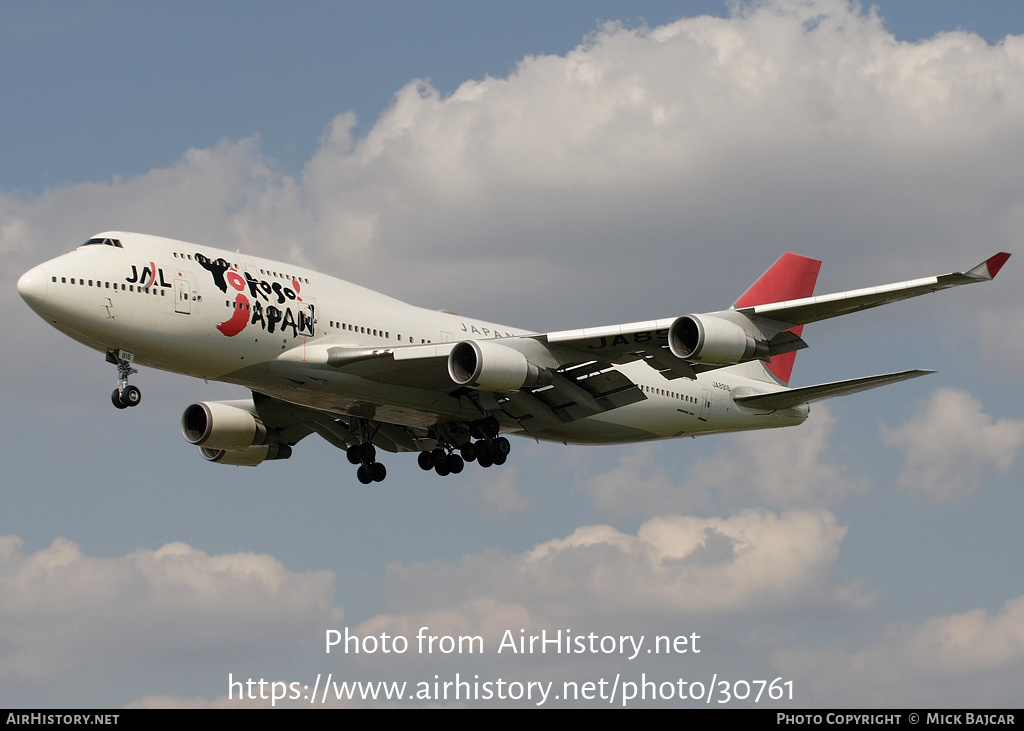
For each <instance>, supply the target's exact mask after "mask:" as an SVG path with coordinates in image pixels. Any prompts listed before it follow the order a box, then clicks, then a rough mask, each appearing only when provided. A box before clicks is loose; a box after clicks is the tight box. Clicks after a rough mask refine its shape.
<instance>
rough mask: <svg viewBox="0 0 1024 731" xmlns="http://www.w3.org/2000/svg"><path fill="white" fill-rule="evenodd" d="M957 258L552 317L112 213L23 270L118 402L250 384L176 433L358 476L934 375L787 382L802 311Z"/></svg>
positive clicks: (983, 273) (33, 293)
mask: <svg viewBox="0 0 1024 731" xmlns="http://www.w3.org/2000/svg"><path fill="white" fill-rule="evenodd" d="M1009 256H1010V255H1009V254H1005V253H1002V254H996V255H995V256H993V257H991V258H989V259H988V260H986V261H984V262H982V263H981V264H979V265H978V266H976V267H974V268H973V269H970V270H968V271H966V272H964V273H953V274H943V275H941V276H937V277H927V278H924V279H916V280H913V281H909V282H899V283H896V284H888V285H884V286H880V287H870V288H868V289H859V290H854V291H850V292H840V293H836V294H829V295H823V296H818V297H814V296H812V294H813V290H814V283H815V280H816V279H817V275H818V269H819V267H820V265H821V262H819V261H817V260H816V259H809V258H807V257H803V256H798V255H796V254H784V255H783V256H782V257H781V258H780V259H779V260H778V261H776V262H775V264H774V265H773V266H772V267H771V268H770V269H769V270H768V271H767V272H765V273H764V275H763V276H762V277H761V278H760V279H758V280H757V281H756V282H755V283H754V284H753V285H752V286H751V287H750V289H748V290H747V291H746V292H745V293H744V294H743V295H742V296H741V297H740V298H739V299H738V300H737V301H736V302H735V304H733V306H732V307H731V308H729V309H727V310H722V311H718V312H710V313H706V314H697V315H683V316H681V317H675V318H671V319H664V320H650V321H647V322H633V323H628V324H624V325H613V326H609V327H596V328H587V329H583V330H567V331H563V332H552V333H546V334H540V333H534V332H529V331H527V330H521V329H519V328H513V327H506V326H504V325H497V324H494V323H490V322H483V321H481V320H474V319H470V318H468V317H461V316H459V315H456V314H453V313H450V312H439V311H433V310H426V309H423V308H419V307H414V306H412V305H407V304H405V303H403V302H399V301H398V300H395V299H392V298H391V297H387V296H385V295H383V294H379V293H377V292H373V291H370V290H368V289H364V288H362V287H358V286H356V285H354V284H349V283H348V282H343V281H341V280H339V279H335V278H334V277H330V276H327V275H324V274H319V273H317V272H313V271H309V270H307V269H303V268H301V267H296V266H291V265H290V264H283V263H280V262H274V261H268V260H265V259H258V258H255V257H249V256H245V255H243V254H238V253H234V254H233V253H230V252H227V251H221V250H218V249H212V248H209V247H206V246H198V245H196V244H188V243H185V242H182V241H174V240H171V239H165V238H159V237H156V236H147V235H142V234H134V233H126V232H120V231H108V232H106V233H101V234H97V235H96V236H94V237H93V238H90V239H89V240H88V241H86V242H85V243H84V244H82V245H81V246H80V247H78V248H77V249H75V250H74V251H72V252H71V253H69V254H65V255H64V256H61V257H58V258H56V259H53V260H51V261H48V262H46V263H45V264H41V265H40V266H37V267H35V268H34V269H32V270H30V271H28V272H26V273H25V274H24V275H23V276H22V277H21V279H19V280H18V292H19V293H20V294H21V296H22V297H23V298H24V300H25V301H26V302H27V303H28V305H29V306H30V307H31V308H32V309H33V310H35V312H36V313H38V314H39V316H40V317H42V318H43V319H45V320H46V321H47V322H49V323H50V324H51V325H53V326H54V327H55V328H57V329H58V330H60V331H61V332H63V333H65V334H67V335H69V336H70V337H72V338H74V339H75V340H78V341H79V342H81V343H84V344H85V345H88V346H89V347H91V348H95V349H96V350H98V351H100V352H102V353H105V354H106V357H107V360H108V361H109V362H111V363H113V364H115V365H116V366H117V370H118V382H117V388H116V389H115V390H114V392H113V394H112V400H113V402H114V406H116V407H118V408H121V409H123V408H125V407H128V406H136V405H138V403H139V401H140V399H141V392H140V391H139V389H138V388H137V387H136V386H134V385H130V384H129V383H128V378H129V376H130V375H131V374H134V373H137V371H136V369H135V368H134V367H133V366H134V365H135V364H141V365H144V366H151V367H154V368H161V369H164V370H168V371H174V372H176V373H185V374H188V375H191V376H197V377H199V378H205V379H212V380H216V381H225V382H228V383H236V384H238V385H240V386H245V387H246V388H248V389H250V390H251V391H252V398H251V399H244V400H238V401H215V402H203V403H197V404H193V405H191V406H189V407H188V408H187V409H186V410H185V413H184V415H183V416H182V419H181V431H182V434H183V435H184V437H185V439H186V440H188V441H189V442H190V443H192V444H195V445H197V446H198V447H199V451H200V453H201V454H202V456H203V457H204V458H205V459H207V460H210V461H212V462H219V463H221V464H232V465H257V464H259V463H260V462H263V461H264V460H268V459H286V458H288V457H289V456H291V452H292V447H293V446H294V445H295V444H296V443H297V442H298V441H299V440H300V439H302V438H303V437H305V436H307V435H309V434H311V433H314V432H315V433H317V434H319V435H320V436H322V437H323V438H324V439H326V440H327V441H328V442H330V443H331V444H334V445H335V446H337V447H339V448H342V449H345V450H346V453H347V456H348V459H349V461H351V462H352V464H354V465H359V467H358V470H357V476H358V478H359V481H360V482H362V483H364V484H369V483H370V482H374V481H378V482H379V481H380V480H383V479H384V477H385V475H386V470H385V468H384V465H383V464H381V463H380V462H378V461H377V448H380V449H383V450H386V451H388V452H418V453H419V464H420V466H421V467H422V468H423V469H424V470H431V469H433V470H434V471H436V472H437V473H438V474H439V475H447V474H451V473H458V472H461V471H462V470H463V468H464V466H465V462H466V461H474V460H475V461H476V462H477V463H478V464H479V465H480V466H482V467H490V466H491V465H493V464H502V463H504V462H505V459H506V456H507V455H508V453H509V449H510V445H509V441H508V439H506V438H505V437H503V436H501V433H502V432H506V433H510V434H519V435H523V436H528V437H535V438H537V439H544V440H550V441H556V442H565V443H574V444H611V443H621V442H634V441H641V440H647V439H664V438H671V437H681V436H696V435H700V434H713V433H718V432H730V431H743V430H746V429H765V428H770V427H779V426H793V425H796V424H800V423H802V422H803V421H804V419H806V418H807V414H808V403H809V402H811V401H815V400H818V399H823V398H828V397H830V396H841V395H844V394H849V393H855V392H857V391H863V390H866V389H869V388H875V387H877V386H882V385H885V384H888V383H894V382H896V381H902V380H904V379H907V378H915V377H917V376H921V375H924V374H926V373H930V371H922V370H912V371H903V372H900V373H889V374H885V375H880V376H869V377H866V378H857V379H853V380H848V381H836V382H832V383H824V384H820V385H816V386H805V387H801V388H789V387H788V382H789V377H790V373H791V372H792V367H793V359H794V356H795V351H797V350H799V349H801V348H805V347H807V346H806V343H804V341H803V340H802V339H801V337H800V334H801V330H802V329H803V325H805V324H806V323H810V322H815V321H817V320H824V319H827V318H830V317H836V316H838V315H845V314H847V313H849V312H855V311H857V310H863V309H867V308H869V307H876V306H878V305H883V304H888V303H890V302H895V301H897V300H902V299H907V298H909V297H916V296H918V295H921V294H925V293H927V292H934V291H936V290H940V289H946V288H948V287H956V286H959V285H961V284H971V283H973V282H984V281H987V280H990V279H992V278H993V277H994V276H995V275H996V273H997V272H998V271H999V269H1000V268H1001V267H1002V266H1003V264H1004V263H1005V262H1006V260H1007V259H1008V258H1009Z"/></svg>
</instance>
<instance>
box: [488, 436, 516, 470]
mask: <svg viewBox="0 0 1024 731" xmlns="http://www.w3.org/2000/svg"><path fill="white" fill-rule="evenodd" d="M491 451H492V452H495V455H498V454H500V455H501V456H503V457H507V456H508V453H509V452H511V451H512V445H511V444H509V441H508V439H506V438H505V437H498V438H497V439H495V440H494V441H493V442H492V443H491ZM504 461H505V460H502V462H504ZM495 464H501V462H495Z"/></svg>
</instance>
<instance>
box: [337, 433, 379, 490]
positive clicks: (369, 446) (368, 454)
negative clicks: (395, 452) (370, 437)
mask: <svg viewBox="0 0 1024 731" xmlns="http://www.w3.org/2000/svg"><path fill="white" fill-rule="evenodd" d="M345 454H346V456H347V457H348V461H349V462H351V463H352V464H357V465H359V469H358V470H356V478H357V479H358V480H359V481H360V482H361V483H363V484H364V485H369V484H370V483H371V482H383V481H384V478H385V477H387V476H388V470H387V468H386V467H385V466H384V465H382V464H381V463H380V462H378V461H377V448H376V447H374V446H373V442H361V443H360V444H353V445H352V446H351V447H349V448H348V449H346V450H345Z"/></svg>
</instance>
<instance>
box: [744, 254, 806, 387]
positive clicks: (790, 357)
mask: <svg viewBox="0 0 1024 731" xmlns="http://www.w3.org/2000/svg"><path fill="white" fill-rule="evenodd" d="M820 269H821V262H820V261H819V260H817V259H811V258H809V257H806V256H800V255H799V254H791V253H789V252H787V253H785V254H783V255H782V256H780V257H779V258H778V260H777V261H776V262H775V263H774V264H772V265H771V267H770V268H769V269H768V271H766V272H765V273H764V274H762V275H761V276H760V278H759V279H758V280H757V281H756V282H754V283H753V284H752V285H750V289H748V290H747V291H746V292H744V293H743V294H742V295H740V298H739V299H738V300H736V302H735V303H734V304H733V308H734V309H738V308H741V307H754V306H756V305H767V304H770V303H772V302H785V301H786V300H793V299H800V298H801V297H810V296H811V295H813V294H814V283H815V282H816V281H817V279H818V271H819V270H820ZM803 329H804V326H803V325H798V326H797V327H794V328H791V329H790V330H788V332H792V333H794V334H796V335H800V333H801V332H803ZM795 360H796V352H792V353H783V354H781V355H776V356H774V357H773V358H772V359H771V360H770V361H768V362H767V363H765V364H764V367H765V368H766V369H768V371H770V372H771V374H772V375H773V376H774V377H775V378H777V379H778V380H780V381H782V383H784V384H787V385H788V384H789V377H790V376H791V375H792V374H793V363H794V361H795Z"/></svg>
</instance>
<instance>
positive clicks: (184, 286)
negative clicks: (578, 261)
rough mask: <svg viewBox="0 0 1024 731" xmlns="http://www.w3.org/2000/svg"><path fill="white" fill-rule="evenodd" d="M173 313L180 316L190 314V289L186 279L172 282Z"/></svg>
mask: <svg viewBox="0 0 1024 731" xmlns="http://www.w3.org/2000/svg"><path fill="white" fill-rule="evenodd" d="M174 311H175V312H177V313H180V314H182V315H188V314H191V313H192V289H191V287H189V284H188V280H187V279H175V280H174Z"/></svg>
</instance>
